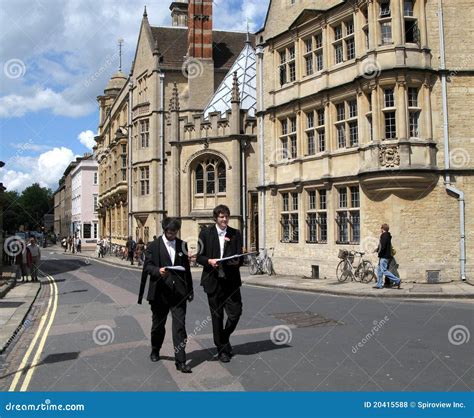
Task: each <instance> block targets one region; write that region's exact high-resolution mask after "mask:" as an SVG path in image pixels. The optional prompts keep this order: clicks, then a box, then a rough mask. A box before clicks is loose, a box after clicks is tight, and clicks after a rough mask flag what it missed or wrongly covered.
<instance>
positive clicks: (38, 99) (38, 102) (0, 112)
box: [0, 87, 95, 118]
mask: <svg viewBox="0 0 474 418" xmlns="http://www.w3.org/2000/svg"><path fill="white" fill-rule="evenodd" d="M31 90H32V91H31V93H30V94H22V95H19V94H9V95H8V96H3V97H0V117H3V118H8V117H21V116H23V115H25V114H26V113H28V112H38V111H41V110H45V109H51V110H52V112H53V113H54V114H55V115H61V116H72V117H78V116H84V115H87V114H88V113H90V112H92V111H94V110H95V106H94V103H92V102H86V103H77V104H75V103H73V102H69V101H68V100H67V99H66V98H65V97H64V96H63V94H61V93H56V92H54V91H53V90H51V89H49V88H46V89H41V88H37V87H35V88H32V89H31Z"/></svg>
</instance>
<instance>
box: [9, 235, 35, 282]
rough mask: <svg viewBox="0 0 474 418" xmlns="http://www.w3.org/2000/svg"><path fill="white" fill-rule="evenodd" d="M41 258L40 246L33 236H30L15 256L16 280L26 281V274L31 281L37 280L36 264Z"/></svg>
mask: <svg viewBox="0 0 474 418" xmlns="http://www.w3.org/2000/svg"><path fill="white" fill-rule="evenodd" d="M40 260H41V248H40V246H39V245H38V244H37V242H36V239H35V238H30V239H29V242H28V245H26V246H24V247H22V248H21V251H20V252H19V253H18V254H17V255H16V256H15V265H16V279H17V280H18V281H25V282H27V281H28V276H30V277H31V281H32V282H37V281H38V264H39V262H40Z"/></svg>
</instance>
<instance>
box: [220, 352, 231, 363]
mask: <svg viewBox="0 0 474 418" xmlns="http://www.w3.org/2000/svg"><path fill="white" fill-rule="evenodd" d="M217 358H218V359H219V361H220V362H221V363H229V362H230V357H229V355H228V354H227V353H220V354H219V356H218V357H217Z"/></svg>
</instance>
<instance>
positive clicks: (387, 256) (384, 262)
mask: <svg viewBox="0 0 474 418" xmlns="http://www.w3.org/2000/svg"><path fill="white" fill-rule="evenodd" d="M389 229H390V227H389V226H388V224H382V226H381V227H380V231H381V233H380V242H379V246H378V247H377V253H378V256H379V265H378V268H377V285H376V286H374V289H383V276H385V277H387V278H388V279H390V280H391V281H393V282H394V283H395V286H397V287H398V289H400V284H401V282H402V281H401V280H400V278H399V277H397V276H395V275H394V274H393V273H392V272H391V271H390V270H389V269H388V266H389V264H390V260H391V259H392V235H391V234H390V232H388V231H389Z"/></svg>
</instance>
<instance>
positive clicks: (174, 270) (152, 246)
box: [138, 218, 194, 373]
mask: <svg viewBox="0 0 474 418" xmlns="http://www.w3.org/2000/svg"><path fill="white" fill-rule="evenodd" d="M162 226H163V235H161V236H160V237H159V238H158V239H156V240H154V241H153V242H151V243H149V244H148V245H147V249H146V252H145V265H144V266H143V273H142V278H141V285H140V292H139V296H138V303H140V304H141V303H142V298H143V294H144V291H145V285H146V281H147V278H148V276H150V285H149V286H148V296H147V300H148V302H149V303H150V306H151V311H152V326H151V350H152V351H151V354H150V360H151V361H153V362H156V361H159V360H160V350H161V347H162V345H163V341H164V338H165V324H166V319H167V317H168V313H169V312H171V316H172V318H173V322H172V330H173V345H174V353H175V365H176V370H178V371H180V372H182V373H191V368H190V367H189V366H188V365H187V364H186V352H185V348H186V340H187V334H186V326H185V321H186V305H187V302H191V301H192V300H193V298H194V293H193V281H192V277H191V268H190V267H189V259H188V251H187V244H186V242H184V241H182V240H180V239H179V238H177V237H176V235H177V234H178V232H179V230H180V229H181V221H180V220H179V219H177V218H165V219H164V220H163V222H162Z"/></svg>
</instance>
